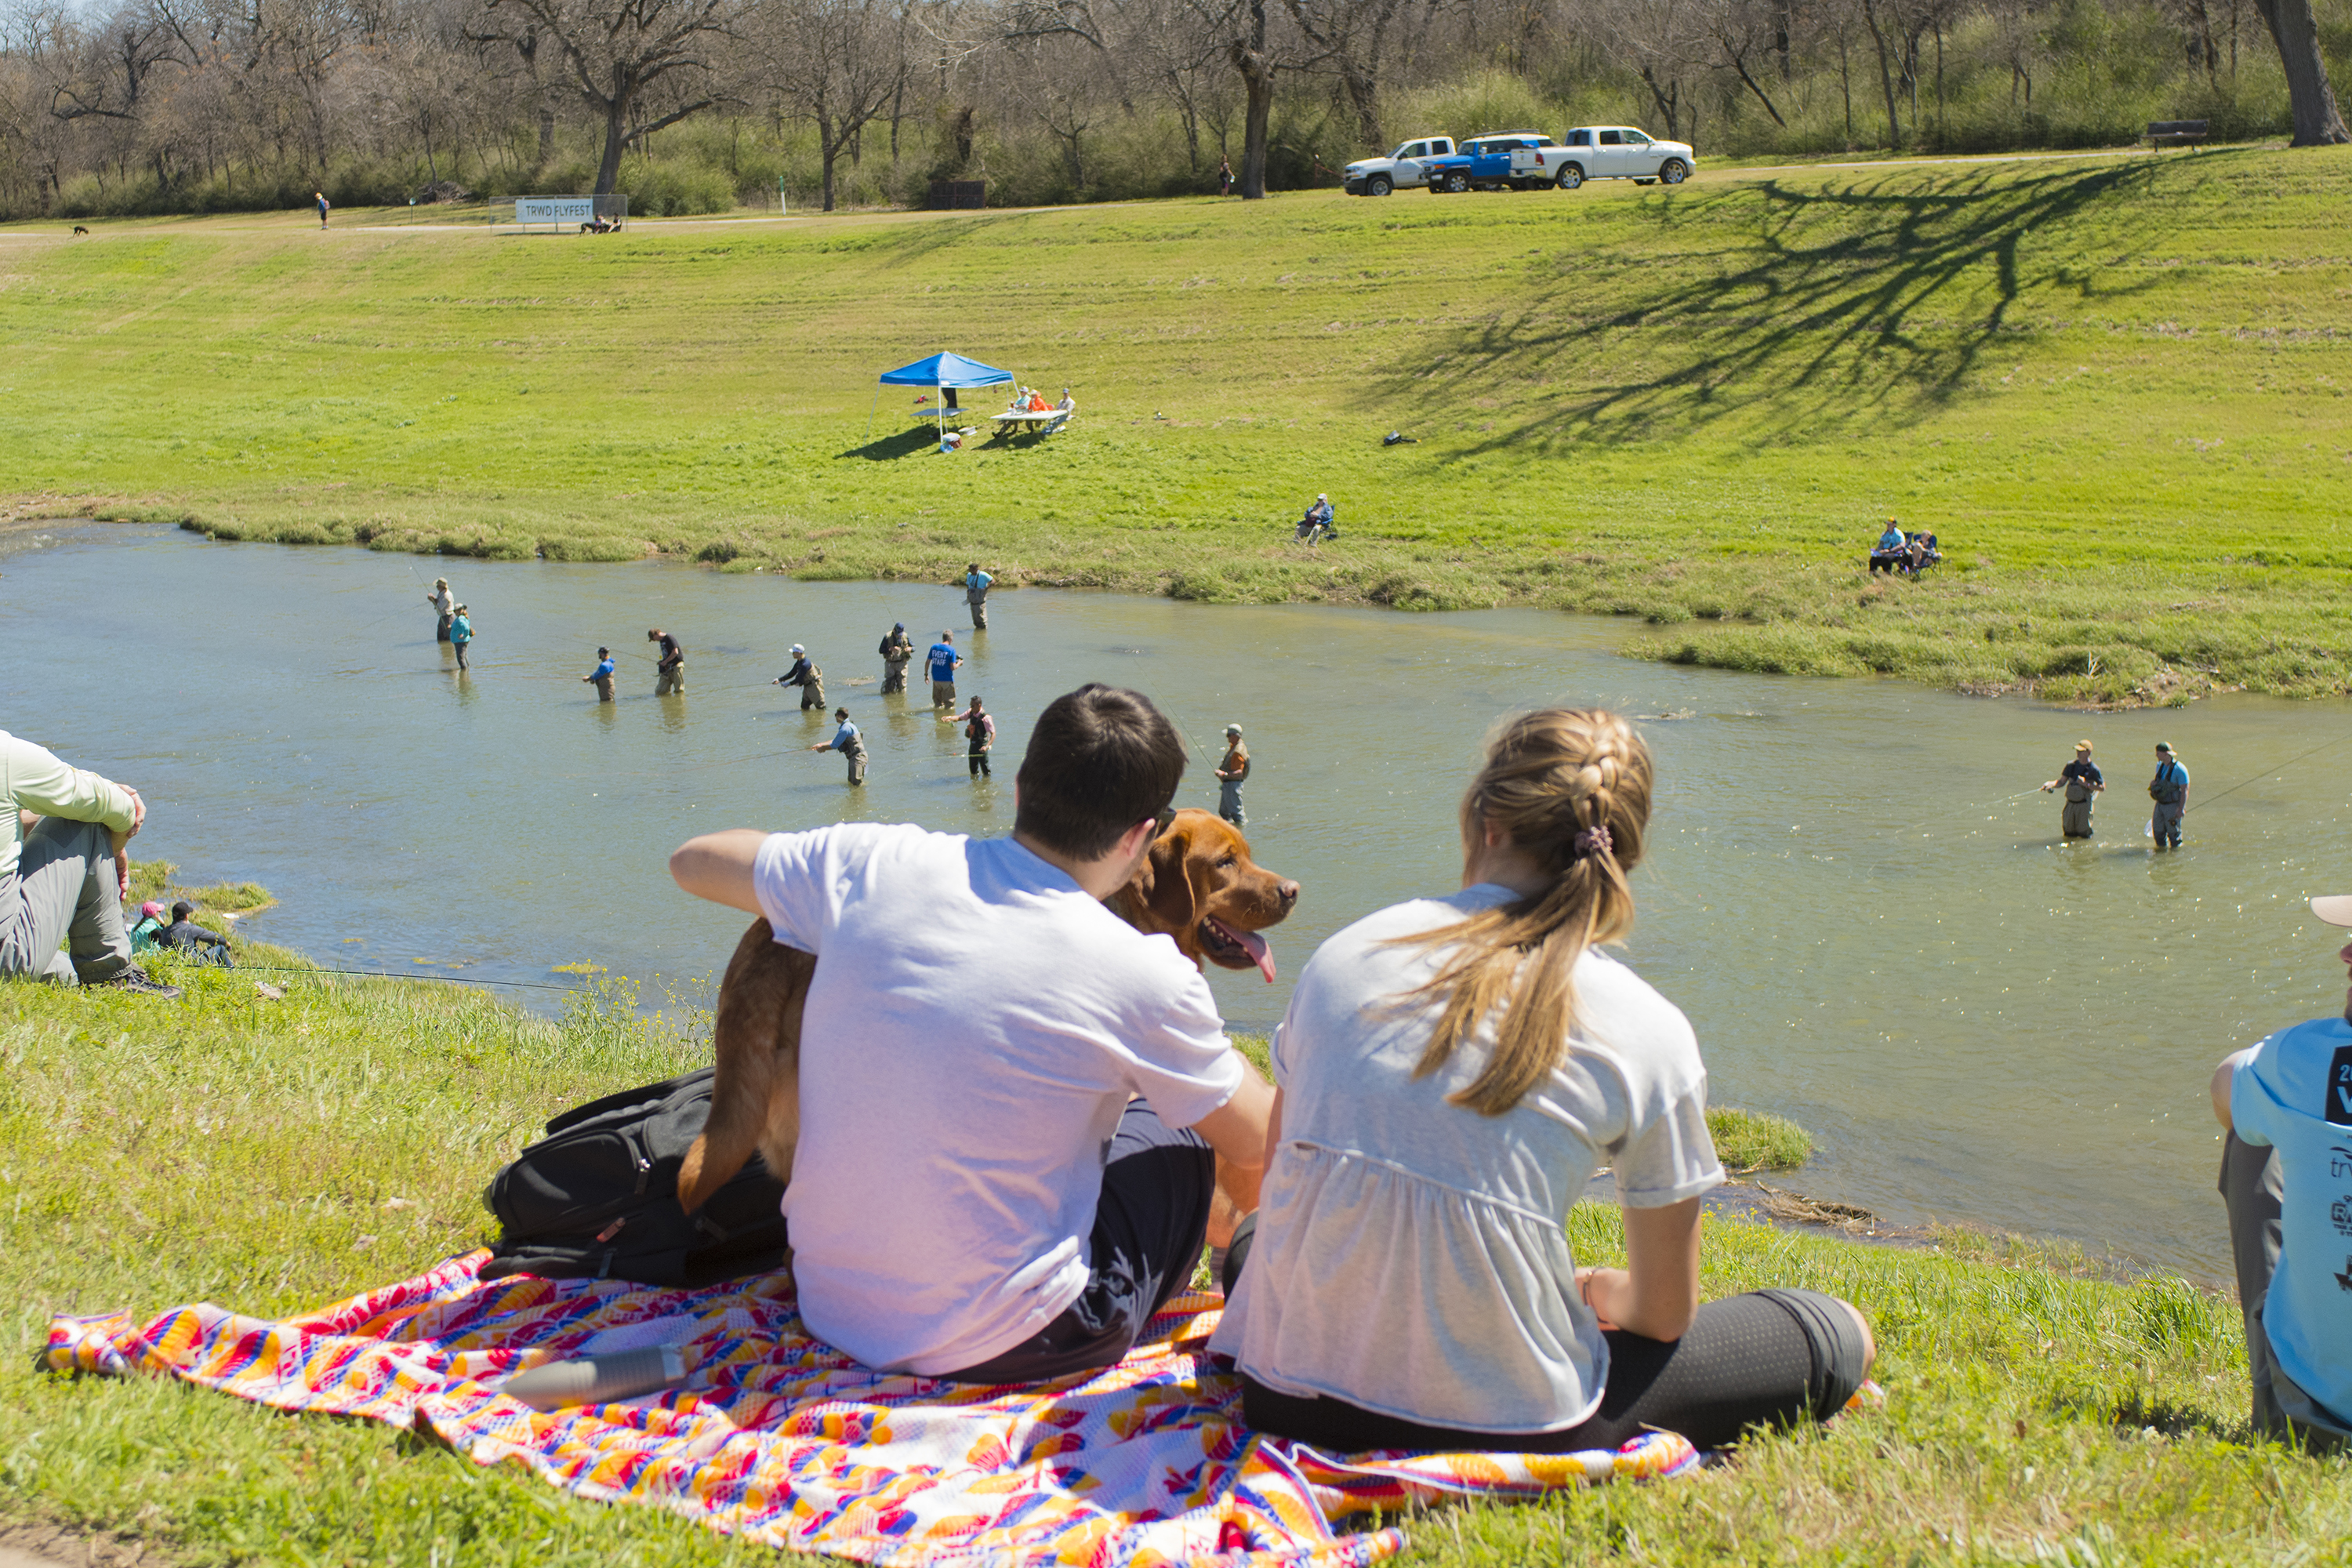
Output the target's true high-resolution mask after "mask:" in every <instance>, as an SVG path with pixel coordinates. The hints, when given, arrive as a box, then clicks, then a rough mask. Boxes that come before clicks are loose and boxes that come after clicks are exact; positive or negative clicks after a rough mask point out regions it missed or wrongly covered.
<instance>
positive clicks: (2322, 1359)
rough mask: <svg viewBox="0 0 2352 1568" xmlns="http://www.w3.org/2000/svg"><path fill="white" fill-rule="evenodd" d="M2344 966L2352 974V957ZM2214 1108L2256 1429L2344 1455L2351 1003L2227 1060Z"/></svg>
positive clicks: (2351, 1383)
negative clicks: (2222, 1135) (2351, 968)
mask: <svg viewBox="0 0 2352 1568" xmlns="http://www.w3.org/2000/svg"><path fill="white" fill-rule="evenodd" d="M2311 911H2312V913H2314V914H2315V915H2317V916H2318V917H2319V918H2320V919H2321V920H2324V921H2327V922H2328V924H2330V925H2336V926H2352V898H2322V899H2314V900H2311ZM2336 956H2338V957H2339V958H2341V959H2343V960H2344V962H2345V963H2347V964H2352V945H2347V946H2346V947H2345V948H2344V950H2343V951H2342V952H2340V953H2338V954H2337V955H2336ZM2212 1100H2213V1114H2214V1116H2215V1117H2216V1118H2217V1119H2218V1120H2219V1121H2221V1126H2222V1127H2223V1129H2224V1130H2225V1131H2226V1136H2225V1138H2224V1140H2223V1144H2222V1152H2221V1197H2222V1201H2223V1202H2224V1203H2225V1204H2227V1205H2228V1206H2229V1211H2230V1249H2231V1253H2232V1254H2233V1255H2234V1261H2235V1262H2236V1265H2237V1273H2238V1300H2239V1303H2240V1305H2241V1307H2242V1309H2243V1310H2244V1312H2245V1321H2246V1371H2247V1373H2248V1376H2249V1378H2250V1380H2251V1381H2252V1384H2253V1424H2254V1429H2255V1430H2256V1431H2258V1432H2261V1433H2263V1435H2264V1436H2272V1437H2277V1438H2281V1439H2284V1440H2287V1441H2294V1440H2296V1439H2300V1440H2301V1441H2302V1442H2304V1443H2305V1445H2306V1446H2308V1447H2312V1448H2314V1449H2318V1450H2323V1451H2325V1450H2331V1449H2337V1448H2341V1447H2344V1446H2345V1444H2346V1443H2347V1441H2352V1191H2347V1188H2352V994H2347V996H2346V998H2345V1011H2344V1015H2343V1016H2339V1017H2334V1018H2314V1019H2312V1020H2311V1021H2310V1022H2308V1023H2304V1024H2297V1025H2295V1026H2294V1027H2292V1028H2287V1029H2282V1030H2280V1031H2279V1032H2278V1033H2277V1034H2275V1035H2273V1036H2272V1037H2270V1038H2268V1039H2266V1040H2264V1041H2263V1043H2262V1044H2260V1045H2258V1046H2256V1047H2253V1048H2252V1049H2251V1050H2243V1051H2240V1052H2238V1053H2237V1054H2236V1055H2235V1056H2232V1057H2230V1058H2227V1059H2225V1060H2224V1061H2223V1062H2222V1063H2221V1066H2220V1067H2219V1068H2216V1069H2215V1070H2214V1073H2213V1084H2212ZM2339 1259H2340V1260H2341V1271H2340V1272H2339V1268H2338V1260H2339Z"/></svg>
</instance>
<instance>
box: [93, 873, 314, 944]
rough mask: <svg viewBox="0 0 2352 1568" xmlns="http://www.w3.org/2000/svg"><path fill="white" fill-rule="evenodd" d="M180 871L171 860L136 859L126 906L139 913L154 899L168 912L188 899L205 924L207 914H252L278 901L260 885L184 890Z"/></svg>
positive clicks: (224, 884)
mask: <svg viewBox="0 0 2352 1568" xmlns="http://www.w3.org/2000/svg"><path fill="white" fill-rule="evenodd" d="M178 869H179V868H178V867H177V866H175V865H173V863H172V862H171V861H169V860H133V861H132V862H131V890H130V892H129V893H128V894H127V895H126V896H125V898H124V900H123V901H124V903H125V904H127V905H128V906H129V907H130V908H131V910H136V909H138V907H139V906H140V905H141V904H143V903H145V902H146V901H147V900H150V899H152V900H155V901H156V902H157V903H160V904H162V905H163V907H164V908H165V909H167V910H168V909H170V908H171V907H172V905H173V903H174V902H176V901H177V900H181V899H185V900H188V902H190V903H192V904H194V905H195V906H196V915H197V917H198V919H199V921H201V920H202V917H204V916H205V915H207V914H236V915H249V914H252V913H253V912H255V911H256V910H266V909H268V908H269V907H270V906H271V905H272V904H275V903H276V902H277V901H278V900H277V899H275V898H274V897H272V896H271V894H270V891H269V889H267V888H265V887H263V886H262V885H261V884H260V883H258V882H215V883H212V884H211V885H209V886H206V887H202V888H184V887H181V886H180V885H179V884H177V883H175V882H173V880H172V873H173V872H174V871H176V870H178ZM134 918H135V917H134ZM222 934H223V935H226V934H228V933H226V932H223V933H222Z"/></svg>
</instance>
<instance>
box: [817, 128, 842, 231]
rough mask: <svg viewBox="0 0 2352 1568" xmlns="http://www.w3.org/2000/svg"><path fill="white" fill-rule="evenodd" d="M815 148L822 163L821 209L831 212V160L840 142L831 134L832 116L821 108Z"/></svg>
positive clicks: (839, 147)
mask: <svg viewBox="0 0 2352 1568" xmlns="http://www.w3.org/2000/svg"><path fill="white" fill-rule="evenodd" d="M816 150H817V154H818V157H819V159H820V160H821V161H822V163H824V181H823V189H824V207H823V208H822V209H821V210H823V211H824V212H831V211H832V210H833V160H834V158H835V156H836V155H837V154H838V153H840V152H841V142H839V141H837V140H835V136H834V134H833V116H832V115H830V114H827V113H825V112H824V110H818V111H817V116H816Z"/></svg>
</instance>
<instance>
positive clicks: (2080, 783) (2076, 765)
mask: <svg viewBox="0 0 2352 1568" xmlns="http://www.w3.org/2000/svg"><path fill="white" fill-rule="evenodd" d="M2061 785H2063V786H2064V787H2065V791H2066V809H2065V811H2064V813H2063V814H2062V815H2061V816H2060V817H2059V819H2058V826H2059V827H2060V828H2061V829H2062V830H2063V832H2064V833H2065V835H2066V837H2069V838H2088V837H2091V797H2092V796H2093V795H2104V794H2105V793H2106V788H2107V781H2106V780H2105V779H2104V778H2101V777H2100V776H2099V770H2098V768H2097V767H2096V766H2095V765H2094V764H2093V763H2092V761H2091V742H2088V741H2077V742H2074V761H2073V762H2071V763H2067V764H2066V765H2065V766H2064V767H2063V768H2060V769H2059V770H2058V776H2057V777H2056V778H2054V779H2052V780H2051V781H2050V782H2049V783H2048V784H2043V785H2042V794H2044V795H2048V794H2049V793H2050V792H2051V791H2052V790H2053V789H2057V788H2059V787H2060V786H2061Z"/></svg>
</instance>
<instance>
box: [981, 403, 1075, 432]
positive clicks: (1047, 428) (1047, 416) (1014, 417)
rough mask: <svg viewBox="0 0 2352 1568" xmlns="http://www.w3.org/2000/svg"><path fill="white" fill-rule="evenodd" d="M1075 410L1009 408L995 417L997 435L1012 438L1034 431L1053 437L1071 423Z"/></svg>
mask: <svg viewBox="0 0 2352 1568" xmlns="http://www.w3.org/2000/svg"><path fill="white" fill-rule="evenodd" d="M1076 412H1077V410H1076V409H1075V408H1008V409H1006V410H1005V411H1004V412H1003V413H1002V414H999V415H997V416H995V418H996V433H997V434H998V435H1000V436H1010V435H1013V434H1014V433H1015V432H1017V431H1022V430H1034V431H1036V432H1037V433H1038V434H1040V435H1044V436H1051V435H1052V434H1053V433H1054V432H1055V431H1056V430H1059V429H1060V428H1061V427H1062V426H1065V425H1066V424H1068V423H1069V422H1070V416H1072V415H1074V414H1076Z"/></svg>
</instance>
